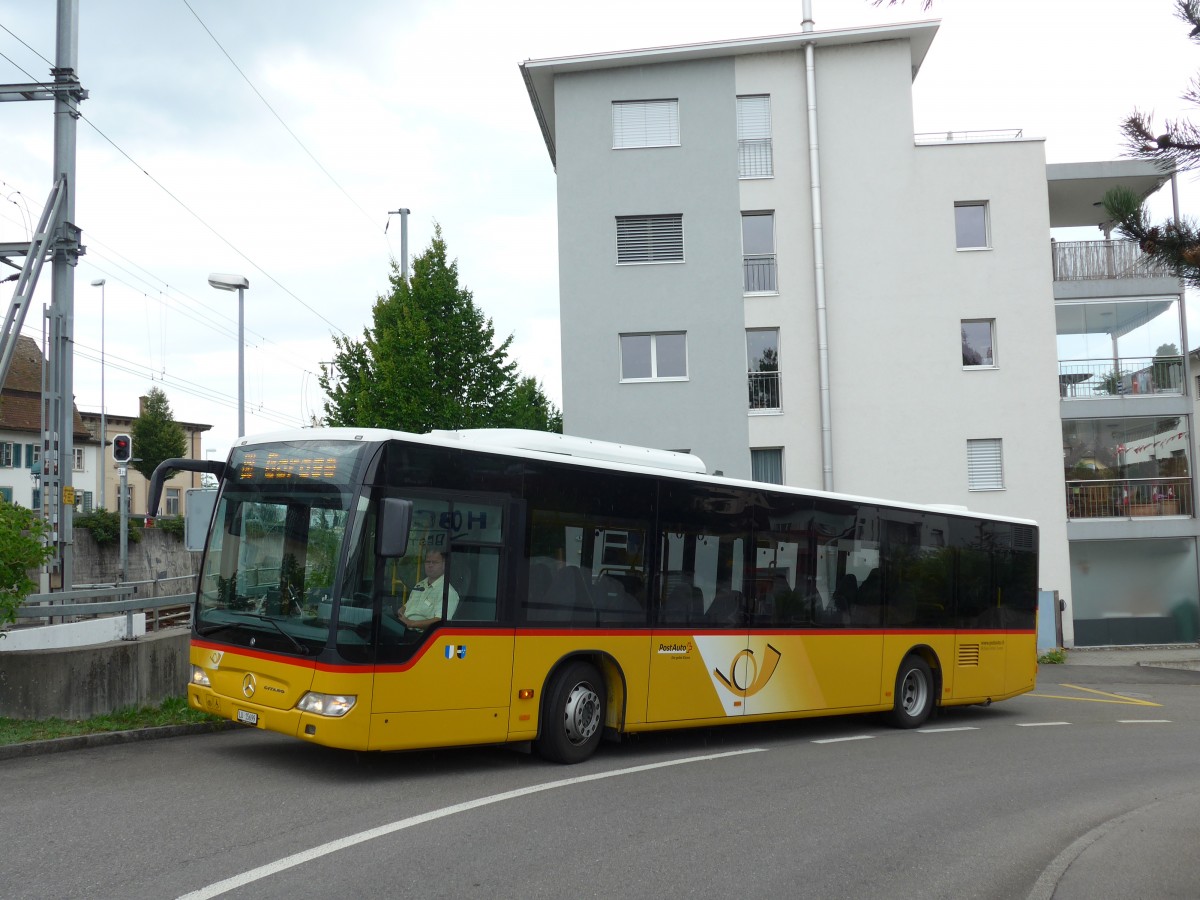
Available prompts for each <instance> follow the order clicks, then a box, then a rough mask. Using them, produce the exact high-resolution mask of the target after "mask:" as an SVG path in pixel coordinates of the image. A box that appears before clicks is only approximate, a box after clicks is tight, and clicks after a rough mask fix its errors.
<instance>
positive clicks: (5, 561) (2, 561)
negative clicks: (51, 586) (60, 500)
mask: <svg viewBox="0 0 1200 900" xmlns="http://www.w3.org/2000/svg"><path fill="white" fill-rule="evenodd" d="M45 536H46V525H45V522H44V521H43V520H42V519H41V517H39V516H38V515H36V514H35V513H34V512H33V511H32V510H29V509H26V508H25V507H23V506H17V505H15V504H12V503H9V502H8V501H6V500H0V625H4V624H6V623H8V622H13V621H16V612H17V607H18V606H20V605H21V603H22V602H23V601H24V600H25V598H26V597H28V596H29V595H30V594H31V593H33V591H34V589H35V588H36V587H37V583H36V582H35V581H34V580H33V579H32V578H30V573H31V572H33V571H34V570H36V569H37V568H39V567H40V566H41V565H42V564H43V563H44V562H46V560H48V559H49V558H50V557H51V556H52V555H53V554H54V548H53V547H51V546H49V545H48V544H47V543H46V540H45Z"/></svg>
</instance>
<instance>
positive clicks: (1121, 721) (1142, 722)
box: [1117, 719, 1171, 725]
mask: <svg viewBox="0 0 1200 900" xmlns="http://www.w3.org/2000/svg"><path fill="white" fill-rule="evenodd" d="M1117 722H1118V723H1119V724H1121V725H1170V724H1171V720H1170V719H1117Z"/></svg>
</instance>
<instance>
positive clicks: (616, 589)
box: [592, 575, 646, 622]
mask: <svg viewBox="0 0 1200 900" xmlns="http://www.w3.org/2000/svg"><path fill="white" fill-rule="evenodd" d="M592 602H593V604H594V605H595V607H596V615H597V617H598V619H599V621H601V622H640V621H644V620H645V615H646V614H645V611H644V610H643V609H642V605H641V604H640V603H638V601H637V599H636V598H635V597H633V596H631V595H630V594H629V592H628V591H627V590H626V589H625V586H624V584H622V583H621V582H620V581H619V580H617V579H616V578H614V577H613V576H612V575H601V576H599V577H598V578H597V579H596V581H595V583H594V584H593V585H592Z"/></svg>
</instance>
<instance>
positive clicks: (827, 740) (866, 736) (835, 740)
mask: <svg viewBox="0 0 1200 900" xmlns="http://www.w3.org/2000/svg"><path fill="white" fill-rule="evenodd" d="M873 737H875V735H873V734H856V735H854V737H842V738H825V739H823V740H820V741H813V743H814V744H840V743H842V742H843V741H869V740H871V739H872V738H873Z"/></svg>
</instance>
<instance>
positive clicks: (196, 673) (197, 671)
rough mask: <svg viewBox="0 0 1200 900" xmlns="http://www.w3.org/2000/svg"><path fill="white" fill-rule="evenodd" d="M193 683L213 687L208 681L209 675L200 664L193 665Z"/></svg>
mask: <svg viewBox="0 0 1200 900" xmlns="http://www.w3.org/2000/svg"><path fill="white" fill-rule="evenodd" d="M192 684H196V685H199V686H200V687H212V685H211V684H210V683H209V681H208V675H207V674H206V673H205V671H204V670H203V669H202V668H200V667H199V666H192Z"/></svg>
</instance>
